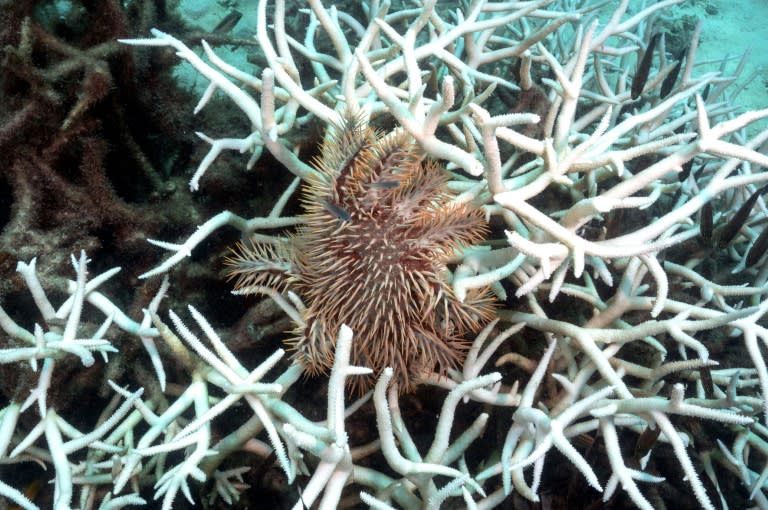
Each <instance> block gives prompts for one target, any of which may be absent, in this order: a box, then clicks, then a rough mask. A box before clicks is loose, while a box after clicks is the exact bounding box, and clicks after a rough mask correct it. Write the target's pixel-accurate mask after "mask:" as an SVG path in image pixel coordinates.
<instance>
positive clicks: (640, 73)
mask: <svg viewBox="0 0 768 510" xmlns="http://www.w3.org/2000/svg"><path fill="white" fill-rule="evenodd" d="M659 35H660V32H656V33H655V34H653V36H652V37H651V41H650V42H649V43H648V47H647V48H646V49H645V53H643V58H642V59H640V63H639V64H638V65H637V72H635V77H634V78H633V79H632V88H631V97H632V99H637V98H638V97H640V94H642V93H643V89H644V88H645V84H646V82H647V81H648V75H649V74H650V72H651V62H653V51H654V50H655V49H656V42H657V41H658V40H659Z"/></svg>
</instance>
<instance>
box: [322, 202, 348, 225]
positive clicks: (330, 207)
mask: <svg viewBox="0 0 768 510" xmlns="http://www.w3.org/2000/svg"><path fill="white" fill-rule="evenodd" d="M320 203H321V204H322V205H323V208H325V210H326V211H328V212H329V213H331V214H333V215H334V216H336V217H337V218H339V219H340V220H341V221H349V220H351V219H352V215H351V214H349V213H348V212H347V210H346V209H344V208H343V207H341V206H339V205H336V204H333V203H331V202H328V201H326V200H321V201H320Z"/></svg>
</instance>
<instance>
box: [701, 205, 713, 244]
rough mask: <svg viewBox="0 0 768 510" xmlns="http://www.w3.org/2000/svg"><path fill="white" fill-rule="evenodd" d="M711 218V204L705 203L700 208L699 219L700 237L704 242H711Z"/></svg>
mask: <svg viewBox="0 0 768 510" xmlns="http://www.w3.org/2000/svg"><path fill="white" fill-rule="evenodd" d="M712 217H713V213H712V203H711V202H707V203H706V204H704V205H703V206H701V217H700V219H699V221H700V222H701V226H700V227H699V231H700V232H701V237H702V238H704V240H706V241H711V240H712Z"/></svg>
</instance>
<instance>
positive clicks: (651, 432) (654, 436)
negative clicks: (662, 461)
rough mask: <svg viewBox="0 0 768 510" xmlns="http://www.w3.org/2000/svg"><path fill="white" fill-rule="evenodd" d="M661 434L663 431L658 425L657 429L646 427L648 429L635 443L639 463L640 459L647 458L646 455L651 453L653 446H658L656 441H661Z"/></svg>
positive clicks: (636, 457)
mask: <svg viewBox="0 0 768 510" xmlns="http://www.w3.org/2000/svg"><path fill="white" fill-rule="evenodd" d="M660 434H661V429H660V428H659V426H658V425H656V427H655V428H651V427H646V429H645V430H644V431H643V432H642V433H641V434H640V436H639V437H638V438H637V443H635V453H634V457H635V460H637V461H638V462H639V461H640V459H642V458H643V457H645V456H646V454H647V453H648V452H649V451H651V448H653V445H654V444H656V440H658V439H659V435H660Z"/></svg>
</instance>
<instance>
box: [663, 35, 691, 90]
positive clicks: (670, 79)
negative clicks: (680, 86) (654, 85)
mask: <svg viewBox="0 0 768 510" xmlns="http://www.w3.org/2000/svg"><path fill="white" fill-rule="evenodd" d="M687 51H688V49H687V48H683V49H682V50H680V54H679V55H678V56H677V64H675V67H673V68H672V71H670V72H669V74H668V75H667V76H666V78H664V81H663V82H661V90H659V97H660V98H661V99H664V98H665V97H667V95H669V93H670V92H672V89H673V88H675V83H676V82H677V76H678V75H679V74H680V69H681V68H682V67H683V59H684V58H685V54H686V52H687Z"/></svg>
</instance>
